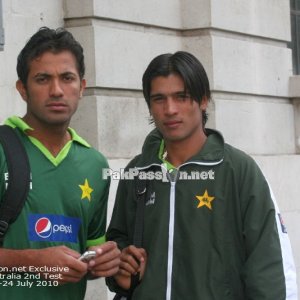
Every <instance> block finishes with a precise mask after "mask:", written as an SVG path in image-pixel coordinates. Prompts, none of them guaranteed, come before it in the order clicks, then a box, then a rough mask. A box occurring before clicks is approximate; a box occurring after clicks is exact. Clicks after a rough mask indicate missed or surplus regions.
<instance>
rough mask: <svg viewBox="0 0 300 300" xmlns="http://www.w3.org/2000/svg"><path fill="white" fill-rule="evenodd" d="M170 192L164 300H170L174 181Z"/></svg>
mask: <svg viewBox="0 0 300 300" xmlns="http://www.w3.org/2000/svg"><path fill="white" fill-rule="evenodd" d="M170 183H171V191H170V220H169V239H168V270H167V292H166V300H171V288H172V268H173V243H174V222H175V184H176V182H175V181H171V182H170Z"/></svg>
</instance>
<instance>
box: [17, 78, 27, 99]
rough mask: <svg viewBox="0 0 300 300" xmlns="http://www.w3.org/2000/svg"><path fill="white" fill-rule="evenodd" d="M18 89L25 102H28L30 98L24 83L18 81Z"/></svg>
mask: <svg viewBox="0 0 300 300" xmlns="http://www.w3.org/2000/svg"><path fill="white" fill-rule="evenodd" d="M16 88H17V90H18V92H19V93H20V95H21V97H22V98H23V100H24V101H27V99H28V96H27V90H26V87H25V86H24V84H23V82H22V81H21V80H20V79H18V80H17V82H16Z"/></svg>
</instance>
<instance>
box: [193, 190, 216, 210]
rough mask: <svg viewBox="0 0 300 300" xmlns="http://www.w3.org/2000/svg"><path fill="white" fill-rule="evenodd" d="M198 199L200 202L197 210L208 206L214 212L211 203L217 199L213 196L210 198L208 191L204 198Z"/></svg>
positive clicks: (199, 197)
mask: <svg viewBox="0 0 300 300" xmlns="http://www.w3.org/2000/svg"><path fill="white" fill-rule="evenodd" d="M196 198H197V199H198V200H199V203H198V206H197V208H200V207H202V206H206V207H207V208H209V209H210V210H212V206H211V202H212V201H213V200H214V199H215V197H213V196H209V194H208V192H207V190H205V192H204V194H203V195H202V196H197V195H196Z"/></svg>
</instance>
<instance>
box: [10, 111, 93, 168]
mask: <svg viewBox="0 0 300 300" xmlns="http://www.w3.org/2000/svg"><path fill="white" fill-rule="evenodd" d="M5 124H6V125H9V126H11V127H13V128H16V127H17V128H19V129H20V130H22V131H23V132H24V133H25V134H26V130H33V128H31V127H30V126H28V125H27V124H26V123H25V122H24V121H23V120H22V119H21V118H19V117H17V116H13V117H10V118H9V119H7V120H6V122H5ZM68 130H69V132H70V135H71V138H72V140H71V141H69V142H68V143H66V145H65V146H64V147H63V149H62V150H61V151H60V152H59V154H58V155H57V156H53V155H52V154H51V153H50V151H49V150H48V149H47V148H46V147H45V146H44V145H43V144H42V143H41V142H40V141H39V140H38V139H36V138H34V137H32V136H30V135H28V138H29V139H30V140H31V142H32V143H33V144H34V145H35V146H36V147H37V148H39V149H40V151H41V152H42V153H43V154H44V155H45V156H46V157H47V158H48V159H49V160H50V161H51V162H52V163H53V165H55V166H58V165H59V164H60V163H61V162H62V161H63V160H64V159H65V157H66V156H67V155H68V153H69V150H70V148H71V145H72V142H73V141H76V142H78V143H80V144H82V145H83V146H86V147H88V148H90V145H89V144H88V143H87V142H86V141H85V140H84V139H82V138H81V137H80V136H79V135H78V134H77V133H76V131H75V130H74V129H72V128H69V129H68Z"/></svg>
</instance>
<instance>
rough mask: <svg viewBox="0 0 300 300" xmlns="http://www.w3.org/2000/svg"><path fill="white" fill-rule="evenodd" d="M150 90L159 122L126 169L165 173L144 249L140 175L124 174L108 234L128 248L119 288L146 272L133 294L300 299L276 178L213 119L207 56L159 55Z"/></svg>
mask: <svg viewBox="0 0 300 300" xmlns="http://www.w3.org/2000/svg"><path fill="white" fill-rule="evenodd" d="M143 93H144V97H145V99H146V102H147V105H148V107H149V110H150V114H151V117H152V118H153V121H154V123H155V126H156V129H155V130H154V131H152V132H151V133H150V134H149V136H148V137H147V138H146V141H145V143H144V146H143V150H142V153H141V154H140V155H138V156H137V157H135V158H134V159H133V160H132V161H131V162H130V163H129V165H128V166H127V168H126V170H132V169H133V170H139V171H140V174H141V175H142V174H143V176H141V177H143V178H145V177H147V176H145V173H146V174H147V172H148V174H150V172H151V174H155V176H152V179H153V180H150V179H149V180H147V181H148V182H147V195H146V199H145V204H144V231H143V247H142V248H137V247H135V246H134V245H133V236H134V224H135V223H134V220H135V214H136V206H137V195H136V193H135V187H136V181H134V180H129V179H121V181H120V183H119V187H118V192H117V197H116V202H115V207H114V210H113V215H112V219H111V222H110V225H109V228H108V232H107V238H108V239H109V240H113V241H116V242H117V243H118V246H119V248H120V249H121V250H122V253H121V263H120V270H119V273H118V274H117V275H116V276H114V277H113V278H109V279H107V283H108V285H109V287H110V289H111V290H113V291H117V292H118V293H119V294H124V295H127V294H129V291H130V290H132V289H130V287H131V275H134V274H136V273H138V272H139V273H140V283H139V285H137V286H136V288H135V289H134V290H133V294H132V298H131V299H132V300H137V299H138V300H139V299H143V300H150V299H151V300H152V299H155V300H156V299H159V300H161V299H166V300H182V299H198V300H200V299H201V300H202V299H203V300H211V299H216V300H225V299H228V300H229V299H230V300H241V299H249V300H250V299H251V300H263V299H264V300H267V299H268V300H275V299H276V300H283V299H289V300H292V299H293V300H296V299H297V287H296V276H295V267H294V263H293V257H292V252H291V247H290V242H289V238H288V235H287V233H286V231H285V230H284V227H283V225H282V224H281V221H280V214H279V211H278V208H277V205H276V203H275V201H274V198H273V196H272V193H271V191H270V188H269V185H268V183H267V181H266V179H265V178H264V176H263V174H262V172H261V171H260V169H259V167H258V166H257V165H256V163H255V162H254V161H253V159H252V158H250V157H249V156H248V155H246V154H245V153H243V152H242V151H240V150H238V149H236V148H234V147H232V146H230V145H228V144H226V143H225V142H224V139H223V137H222V135H221V134H220V133H219V132H217V131H216V130H212V129H207V128H205V123H206V120H207V114H206V110H207V105H208V102H209V100H210V88H209V81H208V78H207V75H206V72H205V70H204V68H203V66H202V64H201V63H200V62H199V61H198V59H197V58H196V57H195V56H193V55H192V54H190V53H187V52H183V51H180V52H176V53H175V54H163V55H160V56H157V57H156V58H154V59H153V60H152V61H151V63H150V64H149V66H148V67H147V69H146V71H145V73H144V76H143ZM159 174H161V176H159ZM149 178H150V177H149ZM139 180H142V179H141V178H140V179H139Z"/></svg>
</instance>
